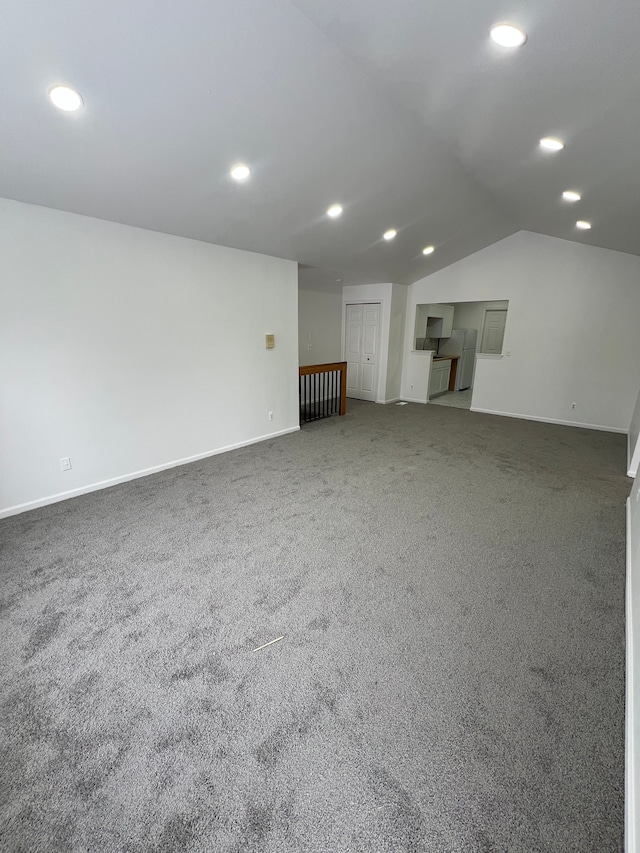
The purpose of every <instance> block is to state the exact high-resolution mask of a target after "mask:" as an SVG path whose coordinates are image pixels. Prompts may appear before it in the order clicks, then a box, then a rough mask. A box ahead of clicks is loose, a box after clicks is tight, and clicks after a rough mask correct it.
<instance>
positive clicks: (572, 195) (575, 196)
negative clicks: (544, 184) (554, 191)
mask: <svg viewBox="0 0 640 853" xmlns="http://www.w3.org/2000/svg"><path fill="white" fill-rule="evenodd" d="M562 198H563V199H564V200H565V201H580V199H581V198H582V196H581V195H580V193H577V192H574V191H573V190H565V191H564V192H563V193H562Z"/></svg>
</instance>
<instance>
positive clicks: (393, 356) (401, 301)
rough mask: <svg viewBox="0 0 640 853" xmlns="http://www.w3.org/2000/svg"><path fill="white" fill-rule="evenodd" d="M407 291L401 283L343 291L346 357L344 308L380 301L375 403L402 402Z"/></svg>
mask: <svg viewBox="0 0 640 853" xmlns="http://www.w3.org/2000/svg"><path fill="white" fill-rule="evenodd" d="M406 298H407V288H406V286H405V285H402V284H390V283H387V284H355V285H346V286H345V287H343V288H342V303H343V308H342V331H341V341H342V355H343V357H344V333H345V327H344V322H345V320H344V306H345V305H347V304H349V303H354V302H379V303H380V304H381V313H380V360H379V362H378V388H377V391H376V403H391V402H393V401H394V400H399V399H400V383H401V379H402V364H403V358H402V340H403V338H404V318H405V314H406Z"/></svg>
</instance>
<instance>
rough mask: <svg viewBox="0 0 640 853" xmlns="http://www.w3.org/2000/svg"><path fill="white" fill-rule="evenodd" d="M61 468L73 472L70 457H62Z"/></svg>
mask: <svg viewBox="0 0 640 853" xmlns="http://www.w3.org/2000/svg"><path fill="white" fill-rule="evenodd" d="M60 468H61V469H62V470H63V471H70V470H71V459H70V458H69V457H68V456H63V457H62V459H61V460H60Z"/></svg>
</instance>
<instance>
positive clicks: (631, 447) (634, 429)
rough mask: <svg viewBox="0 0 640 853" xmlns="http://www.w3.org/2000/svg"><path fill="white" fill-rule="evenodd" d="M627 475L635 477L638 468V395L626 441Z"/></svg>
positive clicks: (639, 437) (639, 442) (639, 434)
mask: <svg viewBox="0 0 640 853" xmlns="http://www.w3.org/2000/svg"><path fill="white" fill-rule="evenodd" d="M627 464H628V469H627V474H628V475H629V476H630V477H635V476H636V474H637V473H638V467H639V466H640V393H639V394H638V399H637V400H636V407H635V409H634V410H633V415H632V417H631V425H630V427H629V436H628V441H627Z"/></svg>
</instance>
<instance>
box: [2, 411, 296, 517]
mask: <svg viewBox="0 0 640 853" xmlns="http://www.w3.org/2000/svg"><path fill="white" fill-rule="evenodd" d="M299 430H300V427H299V426H295V427H289V428H288V429H281V430H277V431H276V432H270V433H269V434H268V435H261V436H258V437H257V438H250V439H249V440H248V441H239V442H237V443H236V444H227V445H225V446H224V447H218V448H217V449H216V450H208V451H206V453H196V454H195V455H194V456H185V457H184V459H174V460H173V461H172V462H163V463H162V464H161V465H154V466H153V467H152V468H143V469H142V470H140V471H133V472H132V473H130V474H122V475H121V476H119V477H111V478H110V479H108V480H101V481H100V482H98V483H91V484H89V485H87V486H78V488H76V489H69V491H68V492H58V494H55V495H48V496H47V497H46V498H38V499H37V500H35V501H27V502H26V503H22V504H16V505H15V506H10V507H7V509H3V510H0V518H8V517H9V516H11V515H19V514H20V513H21V512H28V511H29V510H32V509H39V508H40V507H43V506H48V505H49V504H55V503H59V502H60V501H66V500H69V498H77V497H79V496H80V495H86V494H88V493H89V492H97V491H99V490H100V489H107V488H109V487H110V486H117V485H119V484H120V483H127V482H129V480H137V479H139V478H140V477H148V476H149V475H150V474H157V473H158V472H159V471H166V470H167V469H169V468H177V467H178V466H179V465H188V464H189V462H198V461H199V460H200V459H207V458H208V457H209V456H217V455H218V454H220V453H228V452H229V451H230V450H238V449H239V448H240V447H249V445H251V444H259V443H260V442H261V441H268V440H269V439H270V438H278V436H281V435H288V434H289V433H292V432H299Z"/></svg>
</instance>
